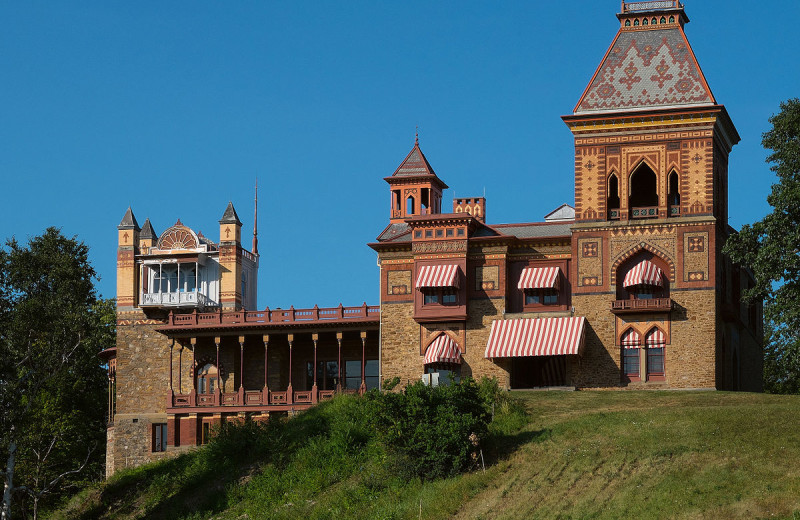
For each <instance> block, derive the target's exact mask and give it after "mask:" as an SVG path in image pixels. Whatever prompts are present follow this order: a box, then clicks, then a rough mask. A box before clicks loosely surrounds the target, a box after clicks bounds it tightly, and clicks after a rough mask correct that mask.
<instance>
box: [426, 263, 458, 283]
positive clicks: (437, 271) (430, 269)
mask: <svg viewBox="0 0 800 520" xmlns="http://www.w3.org/2000/svg"><path fill="white" fill-rule="evenodd" d="M423 287H458V265H456V264H441V265H423V266H422V267H420V268H419V273H417V285H416V288H417V289H420V288H423Z"/></svg>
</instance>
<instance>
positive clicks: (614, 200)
mask: <svg viewBox="0 0 800 520" xmlns="http://www.w3.org/2000/svg"><path fill="white" fill-rule="evenodd" d="M606 205H607V208H608V219H609V220H617V219H619V178H618V177H617V174H616V173H612V174H611V175H609V177H608V199H607V201H606Z"/></svg>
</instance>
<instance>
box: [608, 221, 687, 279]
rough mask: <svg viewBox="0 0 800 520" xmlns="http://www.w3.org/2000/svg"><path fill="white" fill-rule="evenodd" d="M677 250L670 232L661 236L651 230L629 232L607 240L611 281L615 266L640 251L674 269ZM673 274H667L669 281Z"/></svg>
mask: <svg viewBox="0 0 800 520" xmlns="http://www.w3.org/2000/svg"><path fill="white" fill-rule="evenodd" d="M677 249H678V248H677V238H676V236H675V234H674V231H672V230H671V231H668V232H664V233H663V234H661V233H657V232H654V231H653V230H644V231H642V230H636V231H633V230H629V232H627V233H620V234H619V235H617V236H614V237H612V238H611V239H610V240H609V250H610V251H609V253H610V257H611V261H610V263H609V264H610V266H611V276H612V280H613V275H614V274H615V272H616V266H617V265H619V264H620V263H622V262H624V261H625V260H626V259H627V258H629V257H630V256H632V255H633V254H636V253H637V252H638V251H640V250H647V251H650V252H651V253H653V254H656V255H658V256H659V257H661V258H662V259H663V260H664V261H666V262H667V263H668V264H669V265H670V266H672V268H673V269H674V264H675V259H676V258H677V257H678V256H677V255H678V251H677ZM675 274H676V273H675V272H671V273H669V276H670V279H671V280H674V279H675V278H674V277H675ZM612 283H613V282H612Z"/></svg>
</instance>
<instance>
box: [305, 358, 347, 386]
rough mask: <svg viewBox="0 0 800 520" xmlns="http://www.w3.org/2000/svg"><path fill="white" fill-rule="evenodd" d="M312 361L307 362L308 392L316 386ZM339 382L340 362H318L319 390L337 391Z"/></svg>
mask: <svg viewBox="0 0 800 520" xmlns="http://www.w3.org/2000/svg"><path fill="white" fill-rule="evenodd" d="M312 365H313V363H312V362H311V361H308V362H306V390H311V387H312V386H314V373H313V372H312V371H311V366H312ZM338 381H339V362H338V361H336V360H317V388H318V389H319V390H336V384H337V383H338Z"/></svg>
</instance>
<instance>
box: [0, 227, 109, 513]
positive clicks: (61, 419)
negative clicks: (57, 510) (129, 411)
mask: <svg viewBox="0 0 800 520" xmlns="http://www.w3.org/2000/svg"><path fill="white" fill-rule="evenodd" d="M88 251H89V249H88V247H87V246H86V245H84V244H83V243H81V242H79V241H77V240H76V239H75V238H74V237H73V238H66V237H64V236H63V235H62V234H61V232H60V231H59V230H58V229H56V228H48V229H47V230H46V231H45V233H44V234H43V235H41V236H38V237H35V238H32V239H30V241H29V243H28V245H27V246H22V245H20V244H19V243H18V242H17V241H16V240H15V239H11V240H9V241H7V243H6V247H5V249H2V250H0V456H2V459H0V460H5V461H7V462H6V464H5V467H4V468H3V477H4V488H3V501H2V509H0V518H2V519H4V520H5V519H9V518H11V513H12V506H14V509H15V510H17V511H19V512H20V513H21V514H22V515H24V516H28V515H30V516H33V518H36V517H37V514H38V511H39V508H40V507H41V505H42V504H43V503H47V501H48V500H55V499H57V498H59V497H60V496H62V495H63V494H64V493H65V492H67V491H68V490H69V489H71V487H72V486H75V485H77V484H80V483H81V481H82V480H85V479H87V478H88V479H91V478H96V477H97V476H99V475H102V456H103V452H104V450H103V447H104V442H103V441H104V436H105V422H104V411H105V406H104V403H105V385H106V381H105V375H104V371H103V369H102V367H101V366H100V360H99V359H98V357H97V354H98V352H99V351H100V350H102V348H103V347H108V346H110V345H112V344H113V343H112V342H113V341H114V325H113V306H112V304H111V303H110V302H108V301H98V299H97V296H96V294H95V289H94V284H93V281H94V279H96V277H97V276H96V273H95V271H94V269H93V268H92V266H91V265H90V263H89V260H88Z"/></svg>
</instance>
